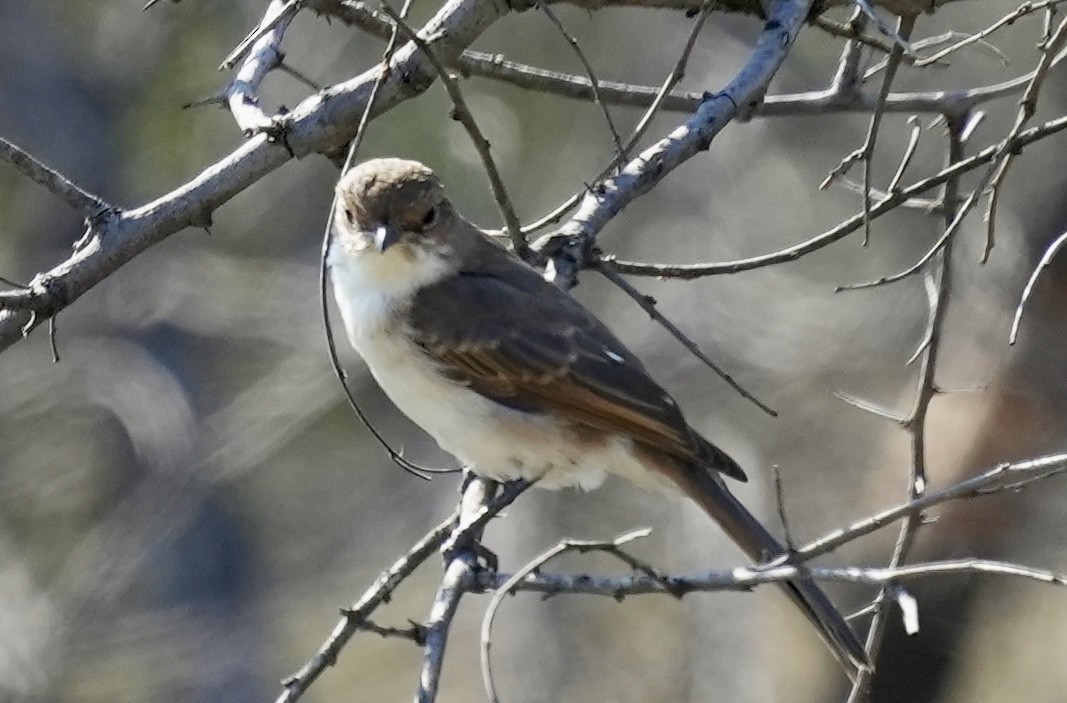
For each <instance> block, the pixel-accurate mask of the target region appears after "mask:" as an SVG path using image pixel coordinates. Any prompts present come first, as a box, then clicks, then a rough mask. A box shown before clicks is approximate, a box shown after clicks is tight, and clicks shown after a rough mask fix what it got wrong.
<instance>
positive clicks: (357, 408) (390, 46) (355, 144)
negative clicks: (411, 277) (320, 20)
mask: <svg viewBox="0 0 1067 703" xmlns="http://www.w3.org/2000/svg"><path fill="white" fill-rule="evenodd" d="M411 2H412V0H405V3H404V7H403V8H402V9H401V12H402V13H403V14H407V12H408V11H409V10H410V9H411ZM397 43H398V33H397V31H396V30H394V31H393V34H392V36H391V37H390V38H389V41H388V42H387V43H386V46H385V51H384V52H382V60H381V63H380V64H379V65H380V67H381V68H380V69H379V72H378V76H377V78H376V79H375V81H374V84H373V85H372V86H371V90H370V95H369V96H368V98H367V104H366V106H365V107H364V108H363V114H362V115H361V116H360V118H359V126H358V127H357V128H356V134H355V136H354V137H353V138H352V141H351V143H350V144H349V145H348V151H347V153H346V154H345V160H344V163H343V164H342V166H341V175H342V176H344V174H345V173H347V172H348V170H349V169H350V168H351V167H352V163H353V161H354V160H355V158H356V153H357V152H358V151H359V147H360V146H361V145H362V144H363V138H364V135H366V133H367V125H369V124H370V115H371V111H372V110H373V109H374V106H375V103H376V102H377V99H378V92H379V91H380V90H381V86H382V84H383V83H384V82H385V79H386V77H387V76H388V75H389V70H390V68H389V65H390V62H391V61H392V59H393V55H394V54H395V53H396V48H397ZM336 214H337V193H336V192H335V193H334V196H333V201H332V203H331V205H330V211H329V213H328V214H327V216H326V229H325V231H324V232H323V234H322V247H321V250H320V252H319V309H320V313H321V315H322V325H323V332H324V334H325V337H326V352H327V354H329V357H330V366H331V367H332V368H333V372H334V375H335V376H336V377H337V380H338V381H339V382H340V384H341V388H342V389H343V390H344V393H345V398H346V399H347V400H348V406H349V407H350V408H352V410H353V412H355V413H356V417H357V418H359V421H360V423H362V424H363V426H364V427H366V428H367V431H368V432H370V433H371V436H372V437H373V438H374V440H375V441H376V442H378V444H379V445H381V447H382V448H383V449H385V452H386V454H388V455H389V459H390V460H391V461H392V462H393V463H394V464H396V465H397V466H399V467H400V468H402V469H404V470H405V471H407V472H408V473H410V474H411V475H412V476H417V477H418V478H421V479H426V480H429V479H430V478H431V476H432V474H443V473H455V471H457V470H458V469H437V468H429V467H426V466H420V465H418V464H415V463H413V462H411V461H408V460H407V459H406V458H405V457H404V455H403V452H401V451H398V450H396V449H393V446H392V445H391V444H389V441H388V440H387V439H386V438H385V437H384V436H383V435H382V434H381V432H379V431H378V428H377V427H375V426H374V423H372V422H371V421H370V418H369V417H367V414H366V413H365V412H363V407H362V406H361V405H360V404H359V402H358V401H357V400H356V396H355V394H354V393H353V392H352V388H351V387H350V386H349V385H348V375H347V374H346V373H345V371H344V369H342V368H341V361H340V359H339V357H338V355H337V342H336V340H335V339H334V335H333V325H332V324H331V323H330V305H329V302H328V300H329V294H328V292H327V288H328V286H327V268H328V267H327V262H328V259H329V254H330V246H331V245H332V242H333V229H334V218H335V216H336Z"/></svg>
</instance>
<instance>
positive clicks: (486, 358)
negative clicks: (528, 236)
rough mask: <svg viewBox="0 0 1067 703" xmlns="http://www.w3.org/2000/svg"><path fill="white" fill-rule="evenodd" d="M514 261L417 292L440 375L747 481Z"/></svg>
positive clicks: (605, 341) (420, 335) (558, 295)
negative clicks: (504, 266) (498, 269)
mask: <svg viewBox="0 0 1067 703" xmlns="http://www.w3.org/2000/svg"><path fill="white" fill-rule="evenodd" d="M508 263H509V264H510V266H509V267H508V268H507V270H506V271H496V272H493V271H492V270H490V271H488V272H482V271H479V272H478V273H461V274H459V275H457V276H451V277H448V278H446V279H444V280H443V281H441V282H439V283H437V284H434V285H431V286H428V287H426V288H423V289H422V290H420V292H419V293H418V294H416V296H415V298H414V300H413V302H412V306H411V309H410V311H409V325H410V328H411V332H412V335H413V338H414V340H415V342H416V343H417V344H418V345H419V346H420V347H421V348H422V349H423V350H424V351H425V352H426V353H427V354H428V355H429V356H430V357H431V358H433V359H434V360H435V361H436V362H437V363H438V364H439V365H440V368H441V370H442V372H443V373H445V374H446V375H447V376H448V377H449V378H451V379H452V380H454V381H456V382H458V383H462V384H464V385H466V386H469V387H470V388H471V389H472V390H474V391H475V392H477V393H479V394H481V395H483V396H485V397H487V398H490V399H492V400H494V401H496V402H499V403H501V404H503V405H506V406H508V407H511V408H514V409H518V410H522V411H524V412H555V413H559V414H561V415H563V416H564V417H567V418H569V419H570V420H572V421H574V422H576V423H579V424H582V425H586V426H589V427H593V428H596V429H600V430H604V431H607V432H611V433H615V434H621V435H623V436H626V437H630V438H631V439H633V440H634V441H636V442H639V443H641V444H643V445H645V446H647V447H649V448H652V449H658V450H660V451H663V452H665V453H667V454H669V455H671V456H674V457H677V458H679V459H683V460H685V461H687V462H694V463H700V464H702V465H705V466H711V467H714V468H716V469H717V470H720V471H723V472H724V473H726V474H728V475H731V476H734V477H735V478H740V479H742V480H743V479H744V473H743V472H742V471H741V469H740V468H739V467H738V466H737V465H736V464H735V463H734V462H733V461H732V460H730V459H729V457H726V455H725V454H723V453H722V452H721V451H719V450H718V449H716V448H715V447H713V446H712V445H710V444H709V443H708V442H707V441H706V440H704V439H703V438H702V437H700V436H699V435H698V434H697V433H696V432H694V431H693V430H692V429H691V428H690V427H689V425H688V424H687V423H686V421H685V418H684V417H683V416H682V413H681V411H680V410H679V409H678V406H677V405H676V404H675V402H674V400H673V399H672V398H671V397H670V396H669V395H668V394H667V393H666V391H664V390H663V389H662V388H661V387H660V386H659V385H658V384H657V383H656V382H655V381H654V380H653V379H652V377H651V376H650V375H649V374H648V372H647V371H646V370H645V368H644V366H643V365H642V364H641V362H640V360H638V359H637V357H635V356H634V355H633V354H631V353H630V352H629V351H628V350H627V349H626V347H624V346H623V344H622V343H621V342H620V341H619V340H618V339H616V337H615V336H614V335H613V334H612V333H611V332H610V331H609V330H608V329H607V327H605V326H604V325H603V324H602V323H601V322H600V321H599V320H598V319H597V318H596V317H595V316H594V315H593V314H592V313H590V312H589V311H588V310H586V309H585V308H584V307H582V306H581V304H579V303H578V302H577V301H576V300H574V299H573V298H572V297H571V296H569V295H568V294H567V293H565V292H563V291H562V290H560V289H558V288H556V287H555V286H553V285H551V284H549V283H547V282H545V281H544V280H542V279H541V278H540V276H538V275H537V274H536V272H534V271H533V270H532V269H529V268H528V267H526V266H524V265H522V264H518V263H517V262H508ZM498 268H499V267H498ZM494 274H495V275H494ZM724 458H725V461H723V459H724Z"/></svg>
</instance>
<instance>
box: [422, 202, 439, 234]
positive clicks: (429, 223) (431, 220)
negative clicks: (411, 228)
mask: <svg viewBox="0 0 1067 703" xmlns="http://www.w3.org/2000/svg"><path fill="white" fill-rule="evenodd" d="M435 224H437V206H436V205H434V206H433V207H431V208H430V209H429V210H427V211H426V214H425V215H423V216H422V228H423V229H427V228H429V227H433V226H434V225H435Z"/></svg>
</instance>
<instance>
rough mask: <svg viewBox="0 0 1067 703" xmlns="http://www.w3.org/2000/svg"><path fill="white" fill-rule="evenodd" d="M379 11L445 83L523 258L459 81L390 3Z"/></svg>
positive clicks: (517, 229) (499, 181)
mask: <svg viewBox="0 0 1067 703" xmlns="http://www.w3.org/2000/svg"><path fill="white" fill-rule="evenodd" d="M381 5H382V12H384V13H385V14H387V15H389V18H390V19H392V20H393V22H395V23H396V26H397V27H399V29H400V31H401V32H403V33H404V35H405V36H406V37H407V38H408V39H409V40H410V41H411V42H412V43H413V44H415V46H417V47H418V48H419V51H421V52H423V53H424V54H426V58H427V59H429V61H430V63H431V64H433V67H434V68H435V69H436V70H437V75H438V77H439V78H440V79H441V84H442V85H444V87H445V90H446V91H447V92H448V97H449V99H451V100H452V107H453V111H452V117H453V119H457V120H459V121H460V123H461V124H462V125H463V127H464V129H466V130H467V134H468V135H469V136H470V138H471V142H472V143H473V144H474V149H475V151H477V152H478V156H479V158H481V160H482V166H483V167H484V168H485V173H486V175H488V176H489V186H490V187H491V188H492V190H493V199H494V200H496V205H497V208H498V209H499V210H500V215H501V217H503V218H504V226H505V228H506V229H507V232H508V237H509V238H510V239H511V245H512V247H513V248H514V250H515V254H516V255H518V256H520V257H522V258H525V257H526V255H527V248H528V247H527V244H526V237H525V235H523V233H522V223H521V222H519V218H518V216H517V215H516V214H515V208H514V206H512V204H511V198H509V197H508V191H507V188H506V187H505V186H504V179H503V178H501V177H500V171H499V170H498V169H497V167H496V162H495V161H494V160H493V155H492V154H491V153H489V141H488V140H487V139H486V138H485V135H483V134H482V130H481V129H479V128H478V123H477V121H475V119H474V115H473V114H472V113H471V111H470V108H468V107H467V102H466V101H465V100H464V99H463V91H461V90H460V89H459V84H458V83H457V82H456V79H455V78H454V77H453V76H452V74H451V73H449V72H448V69H447V68H445V65H444V64H443V63H442V62H441V60H440V59H439V58H437V54H436V53H434V51H433V49H431V48H430V45H429V44H427V43H426V42H425V41H424V40H423V39H422V37H420V36H419V35H418V34H417V33H416V32H415V30H413V29H412V28H411V27H410V26H408V24H407V22H405V21H404V19H403V18H402V17H400V16H399V15H397V14H396V11H395V10H393V8H392V7H390V5H389V4H388V3H387V2H385V0H382V4H381Z"/></svg>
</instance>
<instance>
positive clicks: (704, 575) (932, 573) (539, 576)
mask: <svg viewBox="0 0 1067 703" xmlns="http://www.w3.org/2000/svg"><path fill="white" fill-rule="evenodd" d="M978 574H987V575H994V576H1008V577H1012V578H1021V579H1026V580H1028V581H1037V582H1038V583H1044V584H1048V585H1052V586H1067V574H1064V573H1061V572H1057V571H1051V570H1048V569H1038V568H1033V567H1029V566H1024V565H1022V564H1015V563H1011V562H1004V561H995V560H992V559H946V560H943V561H929V562H919V563H915V564H909V565H907V566H897V567H870V568H861V567H840V568H834V567H822V566H796V565H792V564H786V565H781V566H772V567H759V568H749V567H735V568H733V569H729V570H723V571H704V572H700V573H697V574H693V575H691V576H672V577H670V579H669V583H667V584H664V583H663V582H661V581H657V580H656V579H653V578H649V577H648V576H642V575H633V576H614V577H609V576H593V575H590V574H584V573H583V574H561V573H556V574H548V573H541V572H535V573H528V574H526V575H525V576H524V577H523V578H522V579H520V580H518V581H516V582H514V583H512V579H513V578H514V576H513V575H512V574H506V573H496V572H481V573H479V574H478V575H477V577H476V580H475V583H474V584H472V586H471V589H472V590H479V591H483V592H485V591H494V592H499V591H498V590H497V589H499V588H501V587H503V585H504V584H510V590H511V591H513V592H516V593H519V592H529V593H543V594H547V595H553V596H555V595H561V594H565V593H569V594H580V595H593V596H607V597H609V598H611V599H613V600H622V599H623V598H624V597H626V596H637V595H662V594H670V595H672V596H677V597H682V596H685V595H687V594H689V593H709V592H710V593H714V592H718V591H749V590H752V589H753V588H755V587H757V586H762V585H765V584H770V583H782V582H788V581H794V580H796V579H798V578H804V579H812V580H815V581H824V582H837V583H851V584H857V585H868V586H881V587H882V588H883V589H885V590H887V591H891V590H893V589H894V587H896V586H898V585H899V584H901V583H904V582H908V581H916V580H922V579H929V578H939V577H943V576H947V575H956V576H974V575H978ZM866 611H867V609H866V608H865V609H864V612H866Z"/></svg>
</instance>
